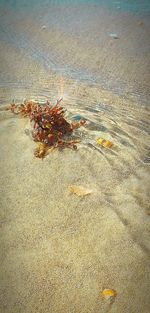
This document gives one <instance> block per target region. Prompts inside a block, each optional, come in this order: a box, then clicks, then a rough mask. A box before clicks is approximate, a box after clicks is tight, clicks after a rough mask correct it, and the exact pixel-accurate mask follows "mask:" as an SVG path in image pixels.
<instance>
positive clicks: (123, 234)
mask: <svg viewBox="0 0 150 313" xmlns="http://www.w3.org/2000/svg"><path fill="white" fill-rule="evenodd" d="M19 25H20V27H21V23H20V24H19ZM24 25H25V24H24V22H23V23H22V26H24ZM34 25H37V24H36V22H35V24H34V22H33V26H32V31H31V33H32V35H33V37H34V36H35V33H34ZM14 27H16V30H17V26H16V25H15V26H14ZM28 27H29V33H30V23H29V24H28ZM55 35H56V33H55ZM39 36H40V35H39ZM50 37H51V36H50V35H49V34H47V35H46V34H43V35H42V36H40V37H39V38H40V40H41V42H42V45H43V42H44V40H45V42H46V38H50ZM15 38H17V36H16V37H14V39H15ZM51 38H52V37H51ZM35 39H36V38H35V37H34V38H33V42H34V43H36V44H35V47H36V45H37V41H36V40H35ZM42 40H43V41H42ZM53 40H54V41H56V42H57V43H58V41H59V40H57V36H56V37H55V36H54V37H53V39H52V41H53ZM62 47H64V45H63V44H62V45H60V50H61V49H62ZM46 49H47V47H46V43H45V50H46ZM74 49H75V48H74V46H73V51H75V50H74ZM76 49H77V50H78V47H76ZM33 51H35V50H33ZM61 51H62V50H61ZM64 51H65V48H64ZM69 51H70V50H69ZM28 52H30V53H27V50H26V49H25V50H24V49H21V48H20V47H15V46H13V45H11V44H10V43H9V42H7V40H6V41H5V42H4V41H3V42H2V45H1V54H2V56H3V62H2V70H3V73H4V76H3V86H2V85H1V87H2V88H1V103H8V102H9V101H12V99H13V98H15V100H16V101H22V100H23V98H30V97H35V98H37V97H39V99H40V98H44V99H46V98H47V97H49V98H50V99H52V102H53V103H54V102H55V101H56V99H57V98H58V97H60V96H61V95H62V82H63V96H64V102H63V105H64V107H65V108H66V109H67V111H66V117H67V119H68V120H72V119H73V118H74V117H75V116H76V115H81V116H83V117H84V118H86V119H87V125H86V127H83V128H82V129H81V130H80V131H79V136H80V137H81V144H80V145H79V148H78V150H77V151H75V152H74V151H71V150H69V149H66V150H64V151H63V152H62V153H60V152H59V151H54V152H52V153H51V154H50V155H49V156H47V157H46V158H45V159H44V160H43V161H42V160H39V159H36V158H35V157H34V156H33V150H34V147H35V146H36V144H35V143H34V142H33V141H32V140H31V138H30V137H29V136H27V135H26V133H25V129H28V128H29V123H28V121H27V120H26V119H22V118H19V117H18V116H14V115H12V114H11V113H10V112H9V111H6V110H5V108H6V107H5V105H4V106H3V105H1V109H0V121H1V123H0V132H1V139H0V140H1V142H0V146H1V147H2V150H1V160H0V173H1V197H0V199H1V212H0V214H1V222H0V226H1V227H0V232H1V235H0V246H1V247H0V249H1V271H0V276H1V281H2V283H1V286H0V291H1V292H0V294H1V297H2V299H1V301H0V308H1V312H4V313H5V312H6V313H14V312H15V313H19V312H21V313H31V312H36V313H38V312H44V313H46V312H47V313H51V312H54V313H60V312H66V313H68V312H69V313H74V312H76V313H78V312H81V313H91V312H93V313H97V312H100V313H101V312H102V313H103V312H104V313H106V312H116V313H120V312H124V313H128V312H131V313H132V312H133V313H134V312H137V313H138V312H139V313H141V312H143V313H147V312H148V311H149V306H150V302H149V298H148V297H147V290H148V288H149V266H148V265H149V241H148V235H149V216H148V214H149V198H148V189H149V176H148V168H149V161H148V160H149V144H150V140H149V132H150V129H149V125H148V121H149V110H148V108H147V106H145V105H143V103H141V105H140V106H139V105H137V102H136V101H135V99H132V101H131V98H130V100H128V99H127V96H126V97H125V96H124V97H121V96H118V95H116V94H114V93H112V92H110V91H106V90H104V89H103V88H102V87H101V86H100V85H99V84H98V85H93V84H91V85H90V84H89V83H87V81H84V82H83V81H82V82H79V80H78V79H70V78H67V77H66V76H64V75H62V73H61V71H60V74H59V73H58V72H56V71H54V70H53V71H52V70H50V67H49V69H47V68H45V67H44V66H43V63H42V62H41V63H40V62H39V59H36V58H33V57H32V54H31V51H29V50H28ZM78 52H79V51H78ZM78 52H77V53H78ZM64 54H65V53H64ZM68 58H69V57H68ZM85 61H87V59H86V60H85ZM68 62H69V59H68ZM68 64H69V63H68ZM89 67H90V64H89ZM90 70H91V69H90ZM98 137H104V138H106V139H110V140H112V141H113V143H114V148H113V149H111V150H106V149H100V150H97V149H95V147H96V139H97V138H98ZM72 184H76V185H83V186H85V187H87V188H90V189H93V190H94V191H95V192H94V193H93V194H91V195H89V196H87V197H85V198H78V197H77V196H75V195H73V194H71V193H70V192H69V190H68V187H69V186H70V185H72ZM103 288H114V289H115V290H116V291H117V293H118V295H117V298H116V300H115V302H114V304H113V305H112V306H109V303H108V302H107V301H106V302H105V301H104V300H103V299H102V297H101V290H102V289H103Z"/></svg>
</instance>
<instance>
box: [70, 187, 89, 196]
mask: <svg viewBox="0 0 150 313" xmlns="http://www.w3.org/2000/svg"><path fill="white" fill-rule="evenodd" d="M69 191H70V192H71V193H74V194H76V195H77V196H78V197H83V196H87V195H90V194H91V193H92V192H93V190H91V189H88V188H85V187H83V186H76V185H71V186H69Z"/></svg>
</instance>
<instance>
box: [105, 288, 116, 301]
mask: <svg viewBox="0 0 150 313" xmlns="http://www.w3.org/2000/svg"><path fill="white" fill-rule="evenodd" d="M116 296H117V291H116V290H114V289H103V291H102V297H103V298H105V299H111V298H115V297H116Z"/></svg>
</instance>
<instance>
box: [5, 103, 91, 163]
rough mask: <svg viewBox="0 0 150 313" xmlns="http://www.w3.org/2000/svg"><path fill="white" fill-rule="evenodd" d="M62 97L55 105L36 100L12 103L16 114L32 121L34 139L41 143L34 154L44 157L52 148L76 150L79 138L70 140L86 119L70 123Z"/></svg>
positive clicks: (11, 108) (12, 108)
mask: <svg viewBox="0 0 150 313" xmlns="http://www.w3.org/2000/svg"><path fill="white" fill-rule="evenodd" d="M61 101H62V98H61V99H60V100H58V101H57V103H56V105H55V106H52V105H51V104H50V103H49V102H47V103H45V104H39V103H37V102H35V101H32V100H31V101H25V102H24V103H23V104H19V105H16V104H14V103H13V104H11V107H10V110H11V111H12V112H13V113H14V114H20V115H21V116H23V117H28V118H29V119H30V121H31V125H32V127H33V129H32V137H33V140H34V141H36V142H39V143H40V145H39V146H38V147H37V148H36V149H35V152H34V155H35V156H36V157H39V158H43V157H44V156H45V155H46V154H47V152H48V150H49V149H50V148H52V147H53V148H59V149H64V148H66V147H67V148H71V149H74V150H76V149H77V146H76V143H79V142H80V141H79V140H68V136H69V135H71V134H72V133H73V131H74V130H75V129H77V128H79V127H81V126H83V125H84V124H85V121H84V120H80V121H79V122H73V123H69V122H67V121H66V119H65V117H64V113H65V110H64V108H63V107H62V106H60V102H61Z"/></svg>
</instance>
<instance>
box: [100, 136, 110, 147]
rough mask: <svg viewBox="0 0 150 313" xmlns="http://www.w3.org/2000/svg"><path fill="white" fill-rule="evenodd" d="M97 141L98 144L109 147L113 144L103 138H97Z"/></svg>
mask: <svg viewBox="0 0 150 313" xmlns="http://www.w3.org/2000/svg"><path fill="white" fill-rule="evenodd" d="M97 143H98V145H101V146H103V147H105V148H111V147H112V145H113V143H112V142H111V141H110V140H105V139H103V138H98V139H97Z"/></svg>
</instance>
